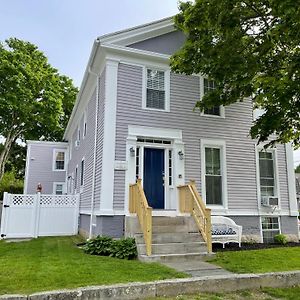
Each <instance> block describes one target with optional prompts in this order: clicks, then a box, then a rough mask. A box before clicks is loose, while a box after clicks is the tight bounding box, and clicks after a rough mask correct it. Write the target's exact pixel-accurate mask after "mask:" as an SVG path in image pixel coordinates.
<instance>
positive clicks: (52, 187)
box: [25, 18, 298, 242]
mask: <svg viewBox="0 0 300 300" xmlns="http://www.w3.org/2000/svg"><path fill="white" fill-rule="evenodd" d="M184 40H185V37H184V35H183V33H181V32H179V31H177V30H176V29H175V28H174V24H173V21H172V18H167V19H163V20H160V21H157V22H153V23H149V24H145V25H142V26H137V27H134V28H130V29H127V30H123V31H119V32H115V33H112V34H108V35H104V36H101V37H99V38H97V39H96V40H95V42H94V44H93V48H92V52H91V55H90V58H89V61H88V65H87V67H86V71H85V74H84V78H83V82H82V84H81V88H80V92H79V95H78V97H77V100H76V103H75V106H74V109H73V112H72V115H71V118H70V121H69V123H68V126H67V128H66V131H65V134H64V142H62V143H50V142H39V141H29V142H28V152H27V165H26V179H25V193H35V191H36V186H37V184H38V183H41V184H42V187H43V190H42V192H43V193H56V194H61V193H68V194H73V193H79V194H80V220H79V224H80V225H79V230H80V232H81V233H82V234H84V235H86V236H91V235H97V234H106V235H111V236H114V237H120V236H123V235H124V234H127V230H128V228H129V227H130V226H129V225H128V220H129V218H130V215H131V214H130V212H129V186H130V184H134V183H135V182H136V179H137V178H141V179H142V184H143V189H144V191H145V194H146V197H147V201H148V203H149V206H151V207H152V208H153V212H152V213H153V216H168V217H175V216H178V215H180V212H179V204H178V203H179V193H178V188H177V187H178V186H181V185H184V184H185V183H187V182H189V180H195V182H196V186H197V189H198V191H199V193H200V195H201V196H202V198H203V201H204V202H205V203H206V206H207V207H209V208H211V214H212V215H215V216H227V217H230V218H231V219H233V220H234V221H235V222H236V223H237V224H239V225H242V226H243V238H244V240H249V241H258V242H262V241H265V242H268V241H271V240H272V239H273V237H274V235H276V234H278V233H283V234H286V235H287V236H288V237H289V238H290V239H291V240H298V228H297V216H298V211H297V202H296V193H295V177H294V171H293V149H292V146H291V145H290V144H285V145H280V144H278V145H276V147H274V148H272V149H269V150H267V151H262V145H259V146H257V145H256V141H255V140H252V139H251V138H250V137H249V129H250V127H251V125H252V122H253V110H252V103H251V101H250V100H249V99H245V101H244V102H241V103H236V104H233V105H230V106H228V107H223V106H220V107H214V108H212V109H207V110H206V111H204V113H200V112H197V111H194V110H193V108H194V105H195V103H196V101H197V100H198V99H199V98H200V97H201V96H202V95H203V94H204V93H206V92H207V91H209V90H211V89H213V88H214V82H212V81H210V80H208V79H207V78H205V77H203V76H201V75H196V74H195V75H192V76H186V75H181V74H174V73H172V72H171V71H170V67H169V58H170V55H171V54H172V53H174V52H175V51H176V50H177V49H179V48H180V46H181V45H182V44H183V43H184Z"/></svg>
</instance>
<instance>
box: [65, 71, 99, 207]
mask: <svg viewBox="0 0 300 300" xmlns="http://www.w3.org/2000/svg"><path fill="white" fill-rule="evenodd" d="M96 93H97V88H95V90H94V91H93V93H92V96H91V99H90V100H89V102H88V104H87V109H86V114H87V116H86V122H87V134H86V136H85V137H84V138H83V126H84V113H85V112H84V111H82V117H81V119H80V132H81V138H80V146H79V147H78V148H75V146H74V143H75V141H76V140H77V135H78V133H77V127H76V128H75V130H74V132H73V134H72V143H73V147H72V154H71V160H70V163H69V169H68V174H73V177H74V176H75V168H76V165H78V176H77V191H76V192H80V210H84V211H90V210H91V203H92V185H93V163H94V151H95V149H94V148H95V147H94V144H95V134H96V131H95V117H96V99H97V95H96ZM104 95H105V71H104V72H103V73H102V74H101V76H100V79H99V105H98V130H97V132H98V137H97V146H96V173H95V187H94V188H95V201H94V208H95V209H99V206H100V191H101V173H102V149H103V118H104ZM83 158H84V166H85V172H84V184H83V187H82V188H80V170H81V161H82V159H83Z"/></svg>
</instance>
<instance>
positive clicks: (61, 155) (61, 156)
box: [55, 152, 65, 170]
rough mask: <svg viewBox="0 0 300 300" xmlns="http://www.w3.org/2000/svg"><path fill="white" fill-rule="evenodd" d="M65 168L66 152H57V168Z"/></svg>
mask: <svg viewBox="0 0 300 300" xmlns="http://www.w3.org/2000/svg"><path fill="white" fill-rule="evenodd" d="M64 168H65V152H57V153H56V157H55V169H56V170H64Z"/></svg>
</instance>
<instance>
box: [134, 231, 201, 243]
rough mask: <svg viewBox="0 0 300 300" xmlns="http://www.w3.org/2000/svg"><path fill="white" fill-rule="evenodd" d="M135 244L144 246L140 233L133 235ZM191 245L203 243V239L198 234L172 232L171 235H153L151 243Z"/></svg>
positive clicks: (165, 233)
mask: <svg viewBox="0 0 300 300" xmlns="http://www.w3.org/2000/svg"><path fill="white" fill-rule="evenodd" d="M135 240H136V243H137V244H144V236H143V234H142V233H139V234H136V235H135ZM181 242H184V243H193V242H203V238H202V236H201V234H200V233H199V232H190V233H187V232H174V233H172V234H170V233H168V232H164V233H153V234H152V243H153V244H167V243H181Z"/></svg>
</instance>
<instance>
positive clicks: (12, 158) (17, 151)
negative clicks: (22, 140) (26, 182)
mask: <svg viewBox="0 0 300 300" xmlns="http://www.w3.org/2000/svg"><path fill="white" fill-rule="evenodd" d="M3 148H4V145H3V144H0V153H1V151H3ZM26 149H27V148H26V146H25V145H20V144H18V143H17V142H15V143H13V144H12V146H11V150H10V155H9V157H8V159H7V161H6V164H5V170H4V171H5V173H6V172H14V174H15V177H16V178H17V179H24V175H25V165H26Z"/></svg>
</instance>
